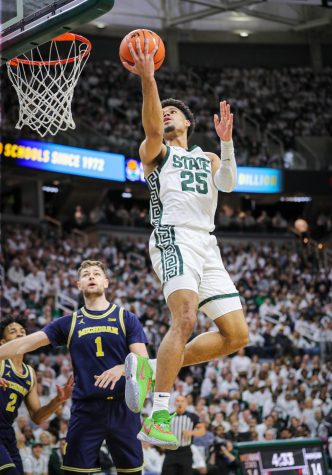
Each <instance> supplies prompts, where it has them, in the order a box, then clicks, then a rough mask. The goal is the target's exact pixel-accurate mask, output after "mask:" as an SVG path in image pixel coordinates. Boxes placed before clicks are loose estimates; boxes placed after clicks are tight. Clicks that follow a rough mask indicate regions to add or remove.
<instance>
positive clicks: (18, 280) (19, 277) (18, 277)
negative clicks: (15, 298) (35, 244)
mask: <svg viewBox="0 0 332 475" xmlns="http://www.w3.org/2000/svg"><path fill="white" fill-rule="evenodd" d="M7 277H8V279H9V280H10V281H11V282H12V283H13V284H15V285H17V286H18V288H20V287H21V285H22V284H23V281H24V272H23V269H22V267H20V263H19V260H18V259H14V260H13V262H12V265H11V266H10V267H9V269H8V273H7Z"/></svg>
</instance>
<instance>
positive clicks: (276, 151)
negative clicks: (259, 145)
mask: <svg viewBox="0 0 332 475" xmlns="http://www.w3.org/2000/svg"><path fill="white" fill-rule="evenodd" d="M264 139H265V141H266V143H267V148H268V152H269V155H270V157H271V158H272V157H273V156H274V155H275V156H276V158H275V160H271V159H270V163H272V162H273V163H274V165H277V167H278V168H283V156H284V153H285V149H284V144H283V143H282V141H281V140H280V139H279V137H277V136H276V135H274V134H273V133H272V132H269V131H266V132H265V134H264Z"/></svg>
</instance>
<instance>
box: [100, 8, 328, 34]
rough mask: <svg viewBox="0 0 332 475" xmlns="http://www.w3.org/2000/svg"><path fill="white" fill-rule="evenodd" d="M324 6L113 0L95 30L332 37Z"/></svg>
mask: <svg viewBox="0 0 332 475" xmlns="http://www.w3.org/2000/svg"><path fill="white" fill-rule="evenodd" d="M322 2H325V4H328V3H331V5H332V0H115V5H114V7H113V9H112V10H111V11H110V12H109V13H108V14H106V15H104V16H103V17H100V18H99V19H98V20H96V21H95V22H94V23H93V27H94V28H95V29H98V28H99V29H100V30H101V29H103V30H106V31H104V32H103V33H106V34H110V33H112V32H113V33H120V32H127V31H128V30H129V31H130V29H134V28H142V27H144V28H149V29H152V30H156V31H166V32H171V33H172V32H173V33H174V32H177V34H179V35H181V36H182V37H185V36H186V34H188V32H190V34H192V33H193V32H196V36H198V37H199V33H200V32H202V31H205V32H207V33H208V36H209V34H210V35H214V36H218V35H219V36H222V35H223V34H227V35H228V36H229V35H233V36H234V37H235V38H236V36H237V37H239V36H240V35H241V36H242V37H245V36H246V35H247V36H249V37H250V39H251V37H255V36H256V37H258V36H259V35H261V34H272V35H274V36H275V35H280V33H284V34H287V35H292V36H293V37H294V38H296V37H301V36H302V37H303V34H304V35H306V34H308V33H309V34H314V35H316V36H317V35H319V36H323V37H325V36H327V37H328V36H329V35H330V34H331V30H332V8H324V7H322V6H321V5H322ZM253 39H254V38H253ZM203 40H204V39H203Z"/></svg>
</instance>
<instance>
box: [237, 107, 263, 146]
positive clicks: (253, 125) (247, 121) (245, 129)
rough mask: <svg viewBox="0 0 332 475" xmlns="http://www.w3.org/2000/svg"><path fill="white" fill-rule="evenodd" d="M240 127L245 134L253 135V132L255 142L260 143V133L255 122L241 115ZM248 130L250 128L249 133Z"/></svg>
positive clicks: (245, 115)
mask: <svg viewBox="0 0 332 475" xmlns="http://www.w3.org/2000/svg"><path fill="white" fill-rule="evenodd" d="M248 124H249V125H248ZM241 126H242V129H243V132H244V133H245V134H248V135H253V134H252V132H254V134H255V135H256V139H257V140H259V141H260V140H261V139H262V133H261V129H260V126H259V123H258V122H257V120H255V119H253V118H252V117H250V116H248V115H247V114H246V113H244V114H242V116H241ZM250 128H251V132H250Z"/></svg>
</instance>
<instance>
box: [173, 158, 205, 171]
mask: <svg viewBox="0 0 332 475" xmlns="http://www.w3.org/2000/svg"><path fill="white" fill-rule="evenodd" d="M173 167H174V168H181V169H182V170H190V171H191V170H204V171H205V172H208V173H211V162H210V160H209V159H208V158H204V157H187V156H185V155H182V156H180V155H176V154H174V155H173Z"/></svg>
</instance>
